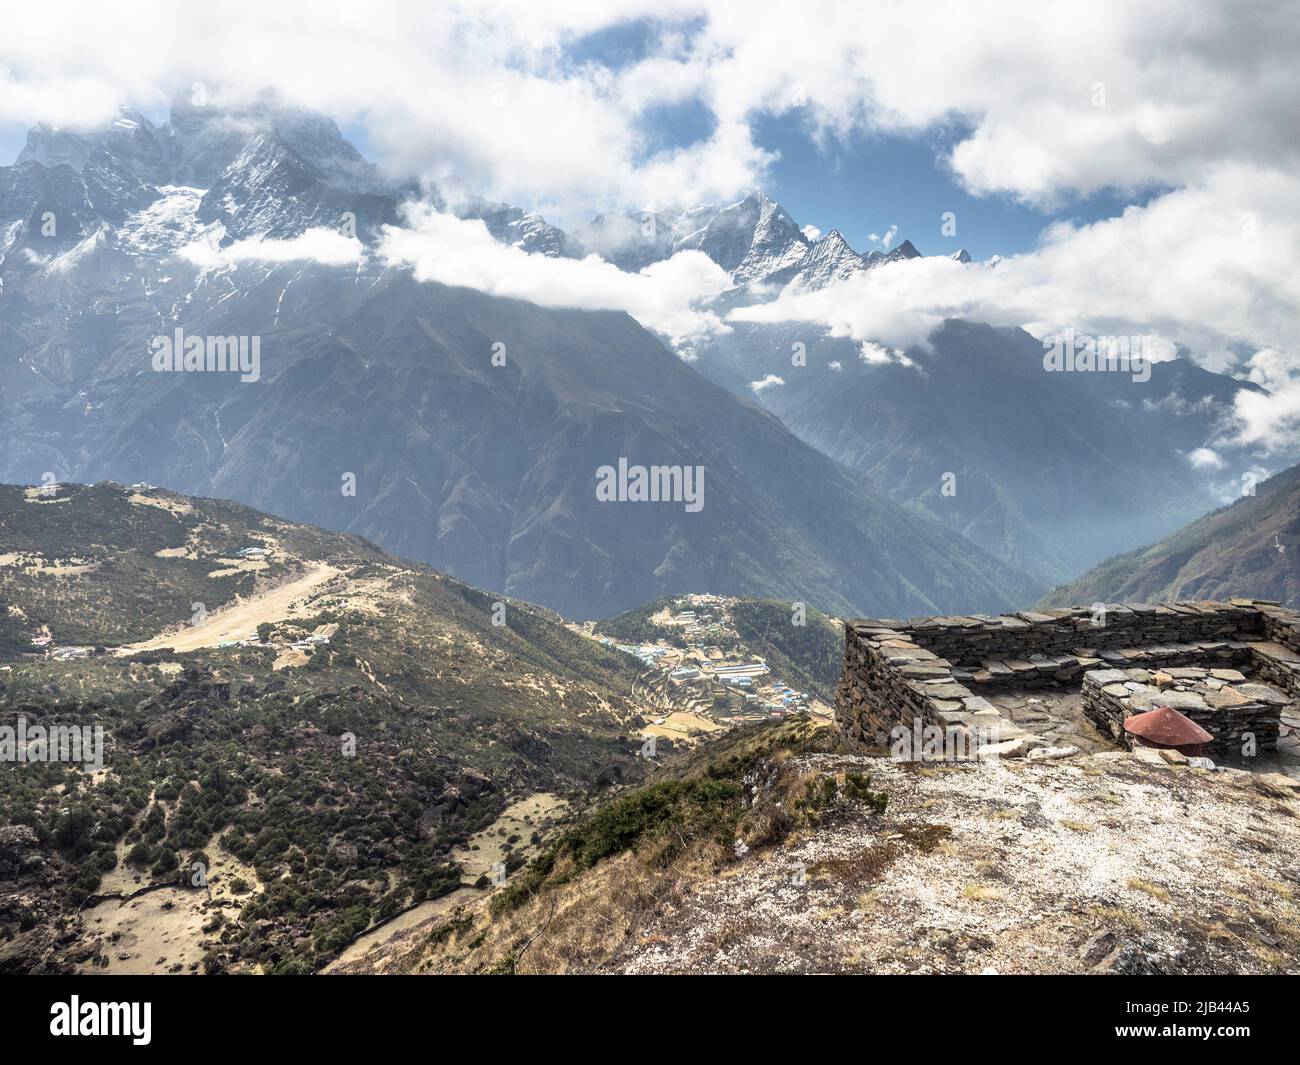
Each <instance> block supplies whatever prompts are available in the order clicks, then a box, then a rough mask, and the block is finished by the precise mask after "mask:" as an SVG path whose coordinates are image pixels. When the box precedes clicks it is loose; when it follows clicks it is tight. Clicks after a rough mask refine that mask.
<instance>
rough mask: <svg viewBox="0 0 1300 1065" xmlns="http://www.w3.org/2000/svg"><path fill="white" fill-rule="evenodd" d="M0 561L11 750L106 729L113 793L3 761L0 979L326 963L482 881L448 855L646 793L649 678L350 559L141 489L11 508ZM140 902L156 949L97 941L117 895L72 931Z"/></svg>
mask: <svg viewBox="0 0 1300 1065" xmlns="http://www.w3.org/2000/svg"><path fill="white" fill-rule="evenodd" d="M0 548H2V551H0V635H2V636H4V637H5V639H4V640H3V641H2V642H0V657H3V659H4V664H3V666H0V716H3V718H4V724H5V726H6V728H9V729H12V728H14V727H15V720H16V719H17V720H21V721H23V722H25V725H24V726H23V727H25V728H26V729H27V735H28V736H29V737H34V736H35V734H36V733H35V730H36V729H37V728H38V727H39V728H48V727H49V726H51V725H55V724H61V725H68V724H72V725H76V726H78V727H81V726H85V727H94V726H100V727H102V728H103V730H104V742H103V762H104V771H103V772H99V773H95V774H93V775H92V774H90V773H83V771H82V768H81V765H80V764H79V762H78V764H70V763H67V762H57V761H41V760H38V759H36V757H35V756H34V755H33V760H31V761H27V762H23V763H18V762H16V761H15V760H14V758H13V757H12V756H7V757H6V758H5V759H4V760H3V762H2V763H0V881H2V882H3V884H4V890H3V891H0V928H2V929H4V933H3V934H0V970H7V971H13V970H19V971H28V970H41V969H50V970H61V969H66V968H70V967H75V966H79V965H84V966H89V967H92V968H104V967H108V968H110V969H113V970H114V971H116V970H117V969H118V968H119V965H118V963H119V962H122V963H123V965H124V966H125V967H126V968H128V969H130V968H131V967H132V966H143V968H144V971H163V970H162V969H157V968H154V966H155V962H156V960H157V956H158V954H164V955H168V956H169V963H168V964H172V963H179V962H183V963H184V965H185V966H186V967H190V966H191V965H193V966H199V964H200V959H202V958H204V956H205V955H206V960H205V961H204V962H203V963H202V967H204V968H206V969H207V970H208V971H217V970H222V969H230V970H235V971H248V970H254V969H259V968H260V969H263V970H267V969H273V968H280V969H287V970H290V971H296V970H302V969H311V968H315V967H318V966H319V965H321V964H323V963H324V962H326V961H328V960H330V959H331V958H332V957H334V955H335V954H336V953H337V951H338V950H340V949H342V947H343V946H345V945H346V943H347V942H349V941H350V940H351V938H352V937H353V936H355V935H356V934H358V933H359V932H361V931H363V930H364V929H365V928H366V927H367V926H368V925H370V924H371V923H372V922H373V921H377V920H382V919H383V918H384V917H386V916H390V915H391V914H393V913H395V912H397V911H398V910H399V909H402V908H404V907H406V906H408V905H411V904H414V903H419V902H420V901H421V900H423V899H426V898H427V899H433V898H436V897H439V896H441V895H443V894H446V893H447V892H450V891H452V890H454V889H456V888H457V887H458V885H460V884H461V883H462V880H464V881H465V882H466V883H468V882H472V881H473V880H474V877H473V876H465V877H463V876H462V871H461V869H460V868H458V865H457V858H456V856H455V855H454V854H453V848H454V847H456V846H458V845H459V844H462V843H464V841H465V840H466V839H467V838H468V836H469V834H470V833H472V832H474V831H476V830H477V829H479V828H482V827H483V826H485V825H487V824H488V823H490V822H492V821H493V820H494V818H496V817H497V815H498V814H499V813H501V811H502V810H503V809H504V808H505V807H506V806H507V804H508V803H509V802H511V801H512V800H514V799H517V798H519V797H521V796H530V795H535V794H536V793H538V792H544V793H546V794H553V793H554V794H558V795H560V796H566V797H568V798H570V799H575V800H581V799H582V798H583V796H585V795H586V793H587V792H588V790H589V789H591V788H592V787H593V786H595V785H597V784H600V783H607V782H610V781H613V780H617V779H620V778H622V777H623V776H625V775H628V774H631V775H633V776H635V774H636V773H637V769H636V764H637V763H636V760H635V758H634V757H633V755H634V752H635V749H636V743H635V741H634V740H633V736H635V735H636V734H637V731H636V730H637V729H638V728H639V726H640V725H641V723H642V719H641V718H640V716H639V714H638V713H637V711H636V709H635V708H634V706H633V704H632V703H631V702H630V701H629V698H628V695H629V693H630V691H631V688H632V684H633V681H634V680H635V676H636V668H635V667H636V663H635V661H634V660H632V659H630V658H628V657H627V656H624V655H621V654H618V653H616V652H612V651H609V650H606V649H605V648H603V647H601V646H600V645H599V644H598V643H596V642H594V641H592V640H589V639H586V638H585V637H582V636H580V635H577V634H575V633H573V632H571V631H570V630H569V629H567V628H566V627H565V626H564V625H563V624H561V623H560V622H559V620H558V619H556V618H554V617H553V616H552V615H550V614H549V613H548V612H546V611H543V610H540V609H538V608H536V607H532V606H530V605H528V604H526V603H521V602H517V601H514V600H501V599H500V598H499V597H496V596H492V595H490V594H487V593H484V592H481V591H479V590H477V589H475V588H472V587H470V586H468V585H465V584H462V583H460V582H459V581H455V580H453V579H451V578H448V577H445V576H443V575H442V574H439V573H436V572H434V571H432V570H429V569H428V568H426V567H424V566H421V565H418V564H414V563H408V562H404V561H402V560H400V559H397V558H394V557H393V556H391V555H388V554H387V553H385V552H383V551H381V550H379V549H378V548H376V547H374V546H372V545H370V544H368V543H366V542H365V541H362V540H360V539H359V538H356V537H351V536H344V535H339V534H336V533H328V532H325V531H324V530H321V529H315V528H310V527H306V526H301V525H295V524H292V523H289V522H285V521H282V520H280V519H278V518H272V517H269V516H268V515H265V514H261V513H259V512H257V511H253V510H250V509H249V508H247V507H243V506H240V505H237V504H232V503H227V502H222V501H218V500H209V499H197V498H189V497H184V496H179V495H175V494H173V493H170V492H165V491H162V490H159V489H153V488H149V487H147V486H139V487H136V488H123V487H122V486H120V485H114V484H99V485H94V486H75V485H73V486H59V487H58V488H56V489H51V490H48V491H47V490H35V491H33V490H27V489H23V488H19V487H11V486H0ZM250 548H251V549H253V550H252V552H251V553H250V552H249V551H248V550H247V549H250ZM241 551H242V552H244V553H243V554H242V555H241V554H240V552H241ZM259 552H265V554H264V555H261V554H259ZM78 648H80V649H78ZM92 648H96V649H95V650H92ZM65 656H66V657H65ZM10 742H12V740H10ZM349 744H351V745H352V747H351V750H350V749H349ZM527 847H528V844H527V843H526V842H524V841H520V840H517V839H516V840H512V841H509V844H508V845H507V846H506V847H505V848H504V857H503V861H506V862H507V864H509V865H510V867H511V868H514V867H515V866H517V865H518V864H520V863H521V862H522V860H523V856H524V854H525V853H526V851H527ZM194 861H198V862H200V863H201V864H202V865H203V866H204V867H205V868H206V869H208V870H210V871H211V872H212V873H213V878H212V881H211V886H212V890H211V891H207V892H205V891H203V890H194V887H195V882H194V881H193V880H192V879H191V873H192V869H191V865H192V863H193V862H194ZM178 876H179V879H178ZM236 878H240V879H243V880H244V881H246V884H245V886H244V887H243V888H239V887H233V889H232V885H234V882H235V879H236ZM198 887H200V888H202V887H203V885H202V884H201V883H200V884H198ZM146 889H147V890H148V891H149V892H150V893H149V895H148V898H149V900H150V902H149V907H153V906H154V904H155V903H156V902H162V901H166V902H168V903H170V905H169V906H166V907H164V909H165V910H166V911H168V912H159V913H158V914H157V915H156V919H157V921H158V922H159V925H160V927H168V928H173V930H174V932H175V937H174V939H173V941H172V944H171V946H170V947H169V948H167V949H165V950H160V951H157V952H155V953H153V954H146V953H145V952H147V951H148V949H149V948H148V946H147V943H148V938H147V934H146V931H145V930H144V929H136V930H135V931H134V932H132V934H131V936H130V937H128V938H126V939H123V940H121V941H119V942H117V943H116V944H113V943H110V942H109V941H108V940H107V938H106V937H107V936H108V935H109V932H110V930H111V929H112V928H113V927H115V923H116V922H117V921H118V919H119V918H121V919H122V920H126V919H127V917H128V914H127V913H126V912H125V908H123V909H122V911H121V912H119V904H118V903H117V901H115V899H109V900H108V901H105V902H102V903H98V902H97V901H96V900H95V899H93V898H92V899H91V900H90V902H88V903H86V909H85V910H84V911H83V916H82V918H80V919H75V918H74V917H73V915H74V914H75V913H76V912H77V911H78V908H79V907H80V906H81V905H82V904H83V903H85V902H86V900H87V899H88V897H90V896H108V895H113V896H116V895H118V894H131V893H135V892H141V891H145V890H146ZM171 911H174V913H172V912H171ZM150 912H152V910H150ZM169 913H170V914H171V915H170V916H169ZM189 917H195V918H197V923H196V924H195V925H194V927H193V928H188V926H187V927H186V930H185V931H184V932H181V931H180V930H179V929H178V928H177V927H176V926H174V925H172V924H170V923H169V922H171V921H173V919H174V920H181V919H182V918H184V919H185V920H188V919H189ZM69 920H71V921H72V925H71V931H70V933H69V934H65V933H64V932H62V931H60V930H59V928H60V926H61V925H62V924H66V923H67V922H68V921H69ZM199 925H203V926H205V927H203V928H202V929H200V928H199ZM136 936H139V937H141V938H140V945H138V946H137V945H134V944H135V937H136ZM123 955H126V956H127V957H125V958H124V957H123ZM128 962H129V964H127V963H128Z"/></svg>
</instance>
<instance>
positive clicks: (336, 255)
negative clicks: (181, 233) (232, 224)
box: [177, 227, 365, 270]
mask: <svg viewBox="0 0 1300 1065" xmlns="http://www.w3.org/2000/svg"><path fill="white" fill-rule="evenodd" d="M221 236H222V231H221V227H215V228H214V229H212V230H210V231H209V232H207V233H205V234H204V235H203V237H202V238H200V239H199V240H196V241H194V242H193V243H191V244H187V245H186V246H185V247H183V248H181V249H180V250H179V251H178V252H177V254H178V255H179V256H180V257H181V258H183V259H185V260H187V261H188V262H191V263H193V264H194V265H195V266H197V267H199V268H200V269H202V270H213V269H217V268H219V267H223V266H229V265H231V264H237V263H241V262H262V263H287V262H294V261H297V260H303V259H305V260H311V261H312V262H317V263H323V264H325V265H327V266H347V265H348V264H350V263H355V262H360V261H361V259H362V257H363V255H364V251H365V249H364V248H363V246H362V244H361V242H360V241H359V240H357V239H356V238H355V237H345V236H344V235H343V234H342V233H340V232H338V231H337V230H334V229H327V228H324V227H318V228H315V229H308V230H306V231H305V232H303V233H300V234H298V236H296V237H291V238H289V239H288V240H272V239H268V238H264V237H254V238H252V239H250V240H237V241H235V242H234V243H232V244H229V245H227V246H226V247H224V248H223V247H221V244H220V241H221Z"/></svg>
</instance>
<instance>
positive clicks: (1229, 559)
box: [1043, 466, 1300, 608]
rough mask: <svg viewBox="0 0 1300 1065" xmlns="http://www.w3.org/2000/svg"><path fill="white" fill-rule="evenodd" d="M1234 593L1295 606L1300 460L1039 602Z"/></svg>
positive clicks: (1299, 572)
mask: <svg viewBox="0 0 1300 1065" xmlns="http://www.w3.org/2000/svg"><path fill="white" fill-rule="evenodd" d="M1233 596H1246V597H1251V598H1259V599H1275V600H1277V601H1279V602H1281V603H1284V604H1285V605H1287V606H1289V607H1293V608H1294V607H1295V606H1297V604H1300V466H1292V467H1291V468H1290V469H1288V470H1284V471H1283V472H1281V473H1279V474H1277V476H1275V477H1270V478H1269V479H1268V480H1266V481H1261V482H1260V483H1259V484H1258V485H1256V486H1255V491H1254V494H1252V495H1244V496H1242V497H1241V498H1240V499H1238V500H1237V501H1236V502H1235V503H1233V504H1231V505H1230V506H1226V507H1223V508H1221V509H1219V510H1216V511H1214V512H1212V513H1210V514H1207V515H1205V516H1204V517H1203V518H1200V519H1199V520H1198V521H1194V522H1192V523H1191V524H1190V525H1188V526H1187V527H1186V528H1183V529H1179V530H1178V531H1177V532H1176V533H1174V534H1173V535H1172V536H1167V537H1165V538H1164V539H1163V540H1161V541H1159V542H1158V543H1155V544H1151V545H1150V546H1148V547H1144V548H1141V549H1139V550H1137V551H1131V552H1129V553H1128V554H1124V555H1119V556H1117V557H1115V558H1111V559H1108V560H1106V561H1105V562H1103V563H1102V564H1101V565H1099V566H1097V567H1096V568H1094V569H1091V570H1089V571H1088V572H1087V573H1085V574H1084V575H1083V576H1082V577H1079V578H1078V579H1077V580H1074V581H1071V582H1069V583H1068V584H1065V585H1063V586H1062V587H1060V588H1057V589H1055V590H1053V591H1052V593H1051V594H1050V595H1048V596H1047V597H1046V598H1045V599H1044V600H1043V605H1045V606H1066V605H1073V604H1077V603H1085V604H1090V603H1095V602H1108V603H1109V602H1125V601H1127V602H1151V603H1154V602H1158V601H1162V600H1174V599H1229V598H1231V597H1233Z"/></svg>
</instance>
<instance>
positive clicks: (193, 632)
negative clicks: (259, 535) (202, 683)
mask: <svg viewBox="0 0 1300 1065" xmlns="http://www.w3.org/2000/svg"><path fill="white" fill-rule="evenodd" d="M341 572H342V571H341V570H337V569H335V568H334V567H333V566H329V565H326V564H325V563H323V562H318V563H316V564H314V565H313V566H312V567H311V568H310V569H309V570H308V571H307V572H306V573H305V574H304V575H303V576H301V577H299V578H298V579H297V580H296V581H290V582H289V583H288V584H282V585H280V586H279V587H278V588H272V589H271V590H270V591H267V592H264V593H263V594H261V595H255V596H253V598H251V599H245V600H243V601H241V602H237V603H235V604H233V605H232V606H229V607H227V608H225V609H223V610H221V611H219V612H216V613H213V614H210V615H209V616H208V618H207V620H205V621H204V622H203V623H202V624H201V625H194V626H191V627H189V628H184V629H180V630H177V631H175V632H170V633H167V632H164V633H161V634H160V635H158V636H155V637H154V638H153V639H151V640H145V641H143V642H142V643H133V644H128V645H126V646H124V647H119V648H117V649H116V650H115V652H114V653H115V654H118V655H133V654H135V653H136V652H137V651H154V650H157V649H158V648H161V647H170V648H172V649H173V650H175V651H194V650H197V649H198V648H200V647H215V646H217V645H218V644H219V643H221V642H222V641H223V640H237V639H243V638H244V637H246V636H249V635H250V634H252V633H254V632H256V631H257V626H258V625H261V624H262V623H263V622H270V623H275V622H277V621H284V620H285V619H286V618H288V617H290V616H291V615H292V614H293V606H294V603H295V602H296V601H297V600H299V599H302V598H304V597H305V596H307V595H308V594H309V593H310V592H311V591H312V590H313V589H314V588H316V587H318V586H319V585H322V584H324V583H325V582H326V581H329V580H332V579H333V578H335V577H337V576H338V575H339V574H340V573H341Z"/></svg>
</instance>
